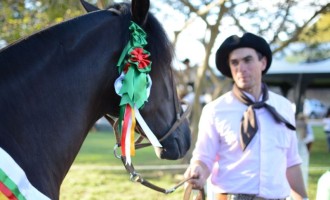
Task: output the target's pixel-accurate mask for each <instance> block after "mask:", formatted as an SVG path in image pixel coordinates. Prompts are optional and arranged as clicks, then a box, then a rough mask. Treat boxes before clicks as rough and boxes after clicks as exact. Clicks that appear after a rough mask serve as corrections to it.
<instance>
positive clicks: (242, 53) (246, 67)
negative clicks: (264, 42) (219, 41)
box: [228, 48, 267, 92]
mask: <svg viewBox="0 0 330 200" xmlns="http://www.w3.org/2000/svg"><path fill="white" fill-rule="evenodd" d="M228 62H229V66H230V70H231V74H232V76H233V79H234V81H235V83H236V85H237V86H238V88H240V89H242V90H244V91H247V92H251V90H252V91H253V90H254V89H255V88H257V87H260V85H261V78H262V71H263V70H265V69H266V65H267V60H266V57H265V56H263V57H262V58H261V59H259V57H258V54H257V52H256V50H254V49H252V48H238V49H235V50H233V51H232V52H231V53H230V54H229V58H228Z"/></svg>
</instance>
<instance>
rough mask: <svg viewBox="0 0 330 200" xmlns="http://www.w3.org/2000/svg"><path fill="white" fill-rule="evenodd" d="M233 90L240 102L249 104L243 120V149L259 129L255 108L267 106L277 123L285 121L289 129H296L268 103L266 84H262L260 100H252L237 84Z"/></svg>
mask: <svg viewBox="0 0 330 200" xmlns="http://www.w3.org/2000/svg"><path fill="white" fill-rule="evenodd" d="M232 92H233V94H234V95H235V97H237V99H238V100H239V101H240V102H242V103H243V104H245V105H247V106H248V108H247V110H246V111H245V112H244V114H243V117H242V120H241V146H242V149H243V151H244V150H245V149H246V147H247V145H248V144H249V143H250V142H251V140H252V138H253V137H254V135H255V134H256V132H257V131H258V123H257V117H256V114H255V109H259V108H265V109H266V110H267V111H268V112H269V113H270V114H271V115H272V116H273V118H274V119H275V121H276V122H277V123H284V124H285V125H286V127H288V128H289V129H291V130H296V128H295V127H294V126H293V125H292V124H291V123H290V122H288V121H287V120H286V119H285V118H284V117H283V116H282V115H280V114H279V113H278V112H277V111H276V110H275V108H274V107H273V106H271V105H269V104H267V103H266V101H267V100H268V98H269V95H268V88H267V85H266V84H264V83H263V84H262V99H261V101H259V102H254V101H252V100H251V99H250V98H249V97H248V96H247V95H246V94H244V92H243V91H242V90H240V89H239V88H238V87H237V85H236V84H234V86H233V89H232Z"/></svg>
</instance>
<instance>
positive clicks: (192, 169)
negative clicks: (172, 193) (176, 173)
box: [184, 161, 210, 189]
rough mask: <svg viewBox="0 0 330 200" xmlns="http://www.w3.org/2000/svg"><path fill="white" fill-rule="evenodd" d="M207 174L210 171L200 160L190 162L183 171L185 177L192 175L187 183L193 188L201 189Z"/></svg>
mask: <svg viewBox="0 0 330 200" xmlns="http://www.w3.org/2000/svg"><path fill="white" fill-rule="evenodd" d="M209 175H210V171H209V169H208V167H207V166H206V165H205V164H204V163H203V162H201V161H196V162H194V163H191V164H190V166H189V167H188V169H187V170H186V172H185V173H184V177H185V178H190V177H192V179H190V180H189V181H188V183H190V184H191V185H192V188H193V189H202V188H203V187H204V185H205V182H206V179H207V178H208V177H209Z"/></svg>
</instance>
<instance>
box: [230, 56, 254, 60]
mask: <svg viewBox="0 0 330 200" xmlns="http://www.w3.org/2000/svg"><path fill="white" fill-rule="evenodd" d="M252 57H253V56H252V55H247V56H245V57H243V58H232V59H229V61H236V60H246V59H251V58H252Z"/></svg>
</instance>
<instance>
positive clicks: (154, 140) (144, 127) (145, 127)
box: [134, 107, 163, 147]
mask: <svg viewBox="0 0 330 200" xmlns="http://www.w3.org/2000/svg"><path fill="white" fill-rule="evenodd" d="M134 110H135V118H136V120H137V121H138V122H139V124H140V126H141V128H142V130H143V131H144V133H145V134H146V136H147V137H148V140H149V141H150V143H151V144H152V146H154V147H163V146H162V145H161V144H160V143H159V141H158V139H157V138H156V136H155V134H154V133H153V132H152V131H151V130H150V128H149V126H148V125H147V123H146V122H145V121H144V119H143V117H142V116H141V114H140V112H139V109H137V108H136V107H134Z"/></svg>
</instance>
